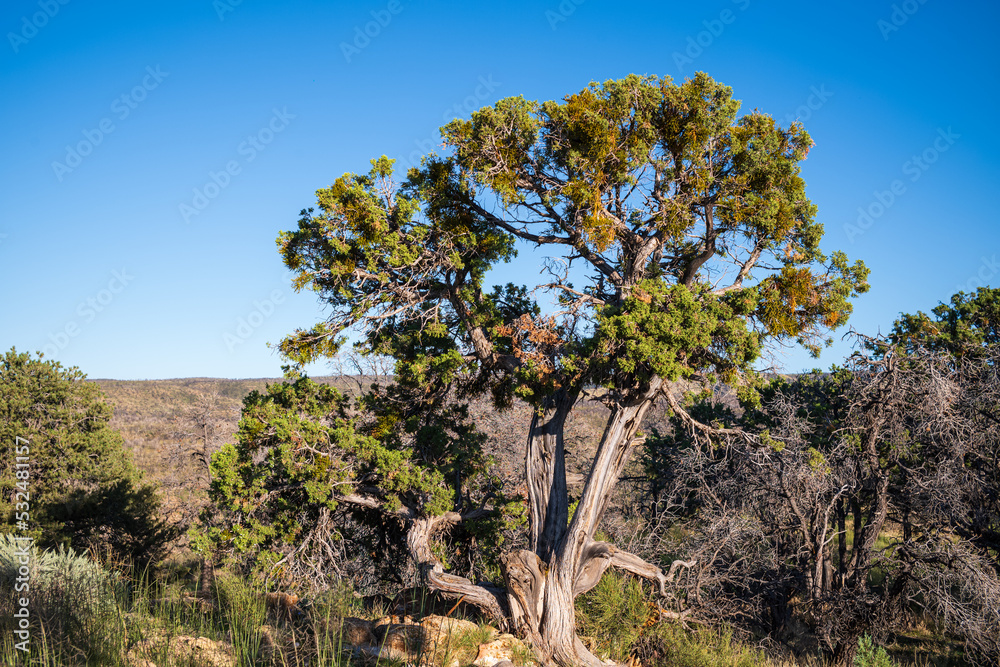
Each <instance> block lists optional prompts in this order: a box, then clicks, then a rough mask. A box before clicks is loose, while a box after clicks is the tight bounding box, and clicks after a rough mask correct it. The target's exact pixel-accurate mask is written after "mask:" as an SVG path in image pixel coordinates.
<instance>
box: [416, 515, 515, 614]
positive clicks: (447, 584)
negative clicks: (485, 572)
mask: <svg viewBox="0 0 1000 667" xmlns="http://www.w3.org/2000/svg"><path fill="white" fill-rule="evenodd" d="M472 514H473V513H470V514H467V515H464V516H463V515H460V514H458V512H447V513H446V514H443V515H441V516H436V517H421V518H417V519H414V520H413V521H412V522H411V524H410V529H409V531H408V532H407V535H406V546H407V548H408V549H409V552H410V557H411V558H412V559H413V562H414V563H416V565H417V569H418V572H419V575H420V579H421V581H422V583H423V584H424V585H425V586H426V587H427V588H428V589H429V590H431V591H434V592H435V593H437V594H439V595H440V596H442V597H444V598H446V599H450V600H462V601H463V602H466V603H468V604H471V605H474V606H475V607H478V608H479V609H480V610H482V611H483V613H485V614H486V615H487V616H489V617H490V619H491V620H492V621H493V622H494V623H496V624H497V625H498V627H499V628H500V629H501V630H504V631H506V630H507V629H509V624H508V620H507V619H508V616H509V614H510V612H509V609H508V607H507V604H506V600H505V599H504V595H503V592H502V591H500V590H499V589H497V588H496V587H494V586H492V585H488V584H486V585H484V584H474V583H472V582H471V581H470V580H468V579H466V578H465V577H459V576H456V575H453V574H448V573H447V572H445V571H444V566H443V565H442V564H441V561H440V560H439V559H438V557H437V556H435V555H434V552H433V551H432V550H431V538H432V537H433V536H434V534H435V533H437V532H438V531H440V530H443V529H445V528H447V527H450V526H454V525H456V524H458V523H459V522H461V521H463V520H465V519H469V518H473V517H472Z"/></svg>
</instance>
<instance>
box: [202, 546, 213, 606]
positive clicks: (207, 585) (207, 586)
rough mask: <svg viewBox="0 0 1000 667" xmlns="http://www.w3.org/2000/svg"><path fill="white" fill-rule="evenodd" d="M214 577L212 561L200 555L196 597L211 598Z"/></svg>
mask: <svg viewBox="0 0 1000 667" xmlns="http://www.w3.org/2000/svg"><path fill="white" fill-rule="evenodd" d="M214 579H215V571H214V568H213V567H212V561H210V560H209V559H208V558H206V557H204V556H202V558H201V575H200V576H199V578H198V597H199V598H201V599H203V600H210V599H212V581H213V580H214Z"/></svg>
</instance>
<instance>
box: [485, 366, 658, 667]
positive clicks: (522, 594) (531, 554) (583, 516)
mask: <svg viewBox="0 0 1000 667" xmlns="http://www.w3.org/2000/svg"><path fill="white" fill-rule="evenodd" d="M661 388H662V380H661V379H660V378H654V379H653V381H652V382H650V384H649V386H648V387H647V388H645V389H644V390H643V391H641V392H638V393H637V395H636V396H635V397H634V398H633V399H632V400H630V401H628V402H625V403H623V404H621V405H618V406H615V407H614V408H613V409H612V413H611V416H610V417H609V419H608V423H607V425H606V427H605V430H604V433H603V435H602V437H601V442H600V444H599V445H598V449H597V453H596V455H595V457H594V463H593V466H592V468H591V471H590V475H589V476H588V478H587V482H586V485H585V486H584V489H583V495H582V497H581V499H580V502H579V504H578V505H577V508H576V511H575V513H574V515H573V520H572V522H571V523H570V525H569V527H568V528H567V527H566V521H567V518H568V512H567V509H566V507H565V504H566V502H567V498H566V491H565V488H566V487H565V485H566V479H565V467H564V451H563V442H562V428H563V423H564V420H565V415H566V414H567V413H568V410H569V408H570V407H572V403H573V399H574V398H575V397H570V396H568V395H557V396H556V397H554V399H553V400H552V401H551V402H550V403H547V404H546V405H545V406H544V407H545V410H544V411H543V412H542V414H541V415H538V416H536V418H535V420H534V421H533V423H532V431H531V433H532V437H531V440H529V443H528V444H529V447H528V453H527V457H526V475H527V479H528V487H529V502H530V511H531V520H532V532H531V535H532V540H531V546H532V547H533V548H532V550H522V551H518V552H515V553H513V554H508V555H507V557H506V558H505V560H504V566H505V577H506V579H507V586H508V604H509V606H510V609H511V617H512V621H513V623H514V625H515V627H517V628H518V629H519V630H520V631H521V632H522V633H523V634H524V635H525V636H526V637H527V638H528V640H529V641H531V643H532V645H533V646H534V648H535V650H536V652H537V653H538V656H539V659H540V660H542V661H543V662H544V663H555V664H560V665H594V666H596V665H601V664H603V663H602V662H601V660H599V659H598V658H597V657H596V656H594V655H593V654H592V653H591V652H590V651H588V650H587V649H586V647H584V645H583V644H582V643H581V642H580V640H579V638H578V637H577V636H576V617H575V610H574V607H573V600H574V599H575V598H576V596H577V595H579V594H580V593H581V592H584V591H586V590H589V589H590V588H592V587H593V586H594V585H596V583H597V581H599V580H600V577H601V575H602V574H603V573H604V571H605V570H606V569H607V568H608V567H610V566H611V565H617V566H619V567H622V568H623V569H625V570H627V571H630V572H633V573H635V574H639V575H640V576H647V577H649V578H651V579H653V580H655V581H658V582H659V583H660V586H661V590H665V588H664V587H665V584H666V581H667V579H666V575H664V574H663V573H662V572H661V571H660V570H659V568H656V567H655V566H653V565H650V564H648V563H645V562H644V561H642V560H641V559H639V558H638V557H636V556H634V555H632V554H628V553H627V552H622V551H620V550H617V549H615V548H614V547H612V546H611V545H608V544H604V543H598V542H594V540H593V535H594V531H595V530H596V529H597V525H598V523H599V522H600V520H601V517H602V516H603V514H604V512H605V510H606V509H607V506H608V503H609V502H610V498H611V492H612V491H613V489H614V486H615V484H616V483H617V481H618V478H619V476H620V475H621V472H622V469H623V468H624V467H625V464H626V463H627V462H628V458H629V456H630V455H631V453H632V449H633V446H634V444H635V434H636V432H637V431H638V429H639V425H640V423H641V422H642V418H643V416H645V413H646V411H647V410H648V409H649V406H650V405H651V404H652V402H653V400H654V399H655V398H656V396H657V395H658V394H659V392H660V391H661Z"/></svg>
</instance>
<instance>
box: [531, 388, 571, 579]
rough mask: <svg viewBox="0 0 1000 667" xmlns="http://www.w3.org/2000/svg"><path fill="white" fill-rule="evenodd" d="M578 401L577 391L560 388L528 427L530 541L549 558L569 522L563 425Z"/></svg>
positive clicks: (539, 553) (541, 555)
mask: <svg viewBox="0 0 1000 667" xmlns="http://www.w3.org/2000/svg"><path fill="white" fill-rule="evenodd" d="M575 402H576V395H575V394H571V393H569V392H567V391H565V390H560V391H558V392H556V393H555V394H554V395H553V396H552V397H550V398H548V399H546V401H545V403H544V404H543V406H542V408H541V410H540V411H539V412H536V413H535V416H534V417H533V418H532V420H531V428H530V429H529V431H528V448H527V453H526V457H525V480H526V481H527V485H528V512H529V516H528V524H529V531H530V532H529V535H528V545H529V547H530V548H531V550H532V551H534V552H535V553H536V554H538V555H539V556H540V557H541V558H542V559H543V560H545V561H548V560H549V559H550V558H551V557H552V553H553V551H554V550H555V548H556V545H557V544H558V543H559V542H560V540H561V539H562V537H563V535H564V533H565V532H566V526H567V524H568V523H569V506H568V505H567V502H568V497H567V493H566V450H565V447H564V443H563V427H564V425H565V423H566V417H567V415H569V412H570V410H571V409H572V408H573V404H574V403H575Z"/></svg>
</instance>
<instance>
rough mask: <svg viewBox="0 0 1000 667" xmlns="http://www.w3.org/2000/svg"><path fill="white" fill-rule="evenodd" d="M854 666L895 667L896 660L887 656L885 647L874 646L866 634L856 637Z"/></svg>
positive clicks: (873, 642)
mask: <svg viewBox="0 0 1000 667" xmlns="http://www.w3.org/2000/svg"><path fill="white" fill-rule="evenodd" d="M854 667H896V662H895V661H894V660H893V659H892V658H890V657H889V654H888V653H886V652H885V649H884V648H882V647H881V646H876V645H875V641H874V640H873V639H872V638H871V637H869V636H868V635H864V636H863V637H861V638H860V639H858V652H857V653H855V654H854Z"/></svg>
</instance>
